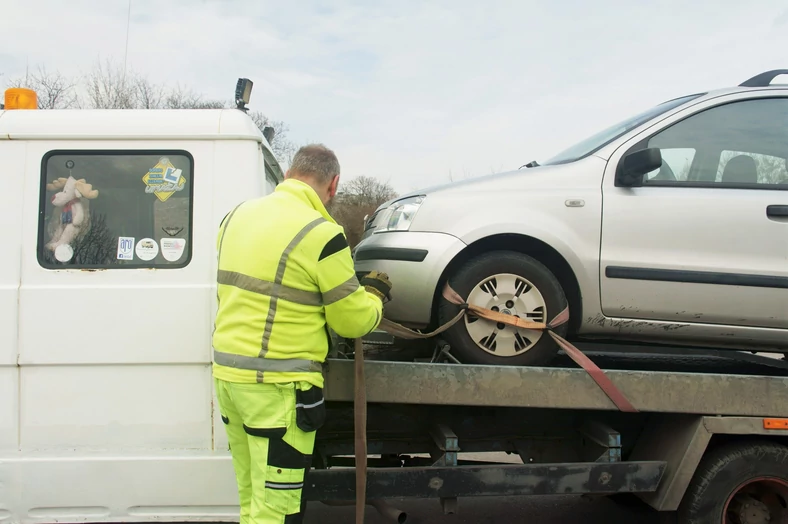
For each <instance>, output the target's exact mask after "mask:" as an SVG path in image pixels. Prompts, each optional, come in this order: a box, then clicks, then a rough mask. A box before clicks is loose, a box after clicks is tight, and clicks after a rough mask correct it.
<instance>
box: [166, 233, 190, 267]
mask: <svg viewBox="0 0 788 524" xmlns="http://www.w3.org/2000/svg"><path fill="white" fill-rule="evenodd" d="M185 248H186V241H185V240H184V239H182V238H162V239H161V254H162V256H163V257H164V259H165V260H167V261H168V262H175V261H176V260H178V259H180V258H181V257H182V256H183V251H184V249H185Z"/></svg>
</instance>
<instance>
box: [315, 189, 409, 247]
mask: <svg viewBox="0 0 788 524" xmlns="http://www.w3.org/2000/svg"><path fill="white" fill-rule="evenodd" d="M396 196H397V193H396V191H394V188H392V187H391V186H390V185H389V184H388V182H381V181H380V180H378V179H376V178H373V177H369V176H360V177H357V178H354V179H352V180H350V181H348V182H347V183H344V184H343V183H341V182H340V193H339V194H337V196H336V198H335V199H334V201H333V202H332V203H331V205H330V206H329V209H328V212H329V213H331V215H332V216H333V217H334V219H335V220H336V221H337V222H338V223H339V224H340V225H341V226H342V227H344V228H345V236H347V239H348V244H350V247H351V248H352V247H355V246H356V244H358V243H359V241H361V235H362V234H363V233H364V217H365V216H368V215H371V214H372V213H374V212H375V209H377V208H378V206H380V205H381V204H383V203H384V202H386V201H388V200H391V199H392V198H395V197H396Z"/></svg>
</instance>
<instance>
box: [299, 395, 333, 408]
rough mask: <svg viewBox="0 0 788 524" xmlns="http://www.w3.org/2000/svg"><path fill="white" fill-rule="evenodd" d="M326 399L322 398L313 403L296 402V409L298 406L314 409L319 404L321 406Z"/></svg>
mask: <svg viewBox="0 0 788 524" xmlns="http://www.w3.org/2000/svg"><path fill="white" fill-rule="evenodd" d="M325 401H326V399H324V398H321V399H320V400H318V401H317V402H315V403H313V404H296V405H295V407H296V409H298V408H304V409H312V408H316V407H317V406H319V405H320V404H322V403H323V402H325Z"/></svg>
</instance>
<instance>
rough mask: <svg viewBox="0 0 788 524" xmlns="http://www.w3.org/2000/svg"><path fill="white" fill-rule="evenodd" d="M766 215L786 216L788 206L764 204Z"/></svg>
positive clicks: (787, 215)
mask: <svg viewBox="0 0 788 524" xmlns="http://www.w3.org/2000/svg"><path fill="white" fill-rule="evenodd" d="M766 216H767V217H788V206H781V205H773V206H766Z"/></svg>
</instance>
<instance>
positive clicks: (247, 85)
mask: <svg viewBox="0 0 788 524" xmlns="http://www.w3.org/2000/svg"><path fill="white" fill-rule="evenodd" d="M252 85H253V82H252V81H251V80H249V79H248V78H239V79H238V83H237V84H235V107H236V108H237V109H240V110H241V111H248V110H249V109H248V108H247V107H246V104H248V103H249V98H250V97H251V96H252Z"/></svg>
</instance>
